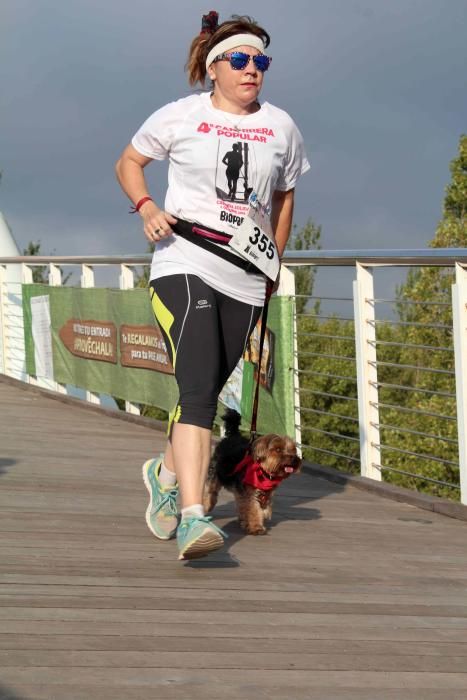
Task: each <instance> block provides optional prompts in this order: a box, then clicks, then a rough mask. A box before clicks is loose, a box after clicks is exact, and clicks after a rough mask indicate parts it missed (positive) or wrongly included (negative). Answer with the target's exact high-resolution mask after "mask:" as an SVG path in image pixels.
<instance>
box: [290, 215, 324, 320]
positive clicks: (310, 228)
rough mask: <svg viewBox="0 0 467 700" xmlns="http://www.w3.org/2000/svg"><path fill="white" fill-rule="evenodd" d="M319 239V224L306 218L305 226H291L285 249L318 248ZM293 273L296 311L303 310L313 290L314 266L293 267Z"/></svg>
mask: <svg viewBox="0 0 467 700" xmlns="http://www.w3.org/2000/svg"><path fill="white" fill-rule="evenodd" d="M320 239H321V226H316V224H315V223H314V222H313V220H312V219H308V221H307V222H306V224H305V226H304V227H303V228H301V229H300V230H298V231H297V230H296V226H294V227H293V230H292V235H291V236H290V238H289V240H288V243H287V250H313V249H314V250H319V249H320V248H321V245H320ZM294 273H295V295H296V300H295V304H296V309H297V313H298V314H301V313H303V312H304V311H305V307H306V305H307V302H308V299H309V297H310V295H311V294H312V291H313V285H314V282H315V275H316V268H313V267H312V266H311V265H303V266H299V267H295V268H294Z"/></svg>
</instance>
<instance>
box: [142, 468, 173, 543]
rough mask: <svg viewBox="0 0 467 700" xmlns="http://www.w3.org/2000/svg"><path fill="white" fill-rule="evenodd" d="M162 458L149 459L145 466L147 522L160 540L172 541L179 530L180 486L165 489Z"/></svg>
mask: <svg viewBox="0 0 467 700" xmlns="http://www.w3.org/2000/svg"><path fill="white" fill-rule="evenodd" d="M161 463H162V457H160V458H159V459H148V461H147V462H145V463H144V464H143V479H144V484H145V486H146V488H147V490H148V491H149V505H148V507H147V509H146V522H147V524H148V528H149V529H150V530H151V532H152V533H153V535H155V536H156V537H158V538H159V539H160V540H170V539H171V538H172V537H173V536H174V535H175V532H176V530H177V525H178V516H177V495H178V486H177V485H175V486H169V487H168V488H167V487H166V488H164V487H163V486H162V484H161V483H160V481H159V478H158V477H159V472H160V468H161Z"/></svg>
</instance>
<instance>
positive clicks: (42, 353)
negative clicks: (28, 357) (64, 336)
mask: <svg viewBox="0 0 467 700" xmlns="http://www.w3.org/2000/svg"><path fill="white" fill-rule="evenodd" d="M31 320H32V324H31V325H32V337H33V340H34V359H35V362H36V376H37V377H41V378H45V379H53V378H54V368H53V360H52V333H51V329H50V301H49V295H44V296H40V297H31Z"/></svg>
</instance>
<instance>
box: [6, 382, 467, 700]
mask: <svg viewBox="0 0 467 700" xmlns="http://www.w3.org/2000/svg"><path fill="white" fill-rule="evenodd" d="M0 405H1V421H0V499H1V502H0V506H1V523H0V603H1V607H0V698H1V699H2V700H6V698H9V699H11V700H13V699H14V698H18V699H19V698H21V699H22V700H38V699H40V698H53V699H56V700H69V699H71V698H72V699H73V700H110V699H112V700H120V699H121V700H123V699H125V700H133V699H134V700H136V699H137V700H140V699H143V698H154V699H157V700H169V699H170V700H173V699H175V698H176V699H183V700H198V699H203V700H214V699H215V700H224V699H232V700H233V699H234V700H244V699H245V700H249V699H251V700H253V699H255V700H256V699H259V698H268V699H269V700H273V699H276V698H277V699H280V700H286V699H287V700H289V699H292V700H299V699H302V698H306V699H310V700H315V699H316V700H341V699H342V700H344V699H345V700H395V699H396V698H397V699H398V700H400V699H401V698H404V699H405V698H410V700H414V699H419V700H434V699H435V698H436V699H437V700H438V699H439V700H441V699H442V700H460V699H461V698H462V700H465V698H466V697H467V523H465V522H461V521H458V520H454V519H450V518H447V517H445V516H442V515H438V514H434V513H428V512H426V511H422V510H418V509H417V508H415V507H413V506H410V505H407V504H403V503H397V502H395V501H390V500H386V499H383V498H380V497H379V496H377V495H374V494H370V493H366V492H364V491H361V490H358V489H355V488H354V487H351V486H350V487H346V488H343V487H342V486H338V485H336V484H332V483H330V482H328V481H325V480H321V479H317V478H313V477H311V476H310V475H309V474H302V475H301V476H299V477H296V478H294V479H291V480H290V481H289V482H288V483H287V484H285V485H284V487H283V488H282V489H281V490H280V492H279V493H278V496H277V501H276V508H275V513H274V521H273V527H272V529H271V532H270V534H269V535H268V536H267V537H264V538H254V537H243V536H242V534H241V533H240V531H239V529H238V528H237V525H236V523H235V519H234V509H233V507H232V502H231V500H230V497H228V498H226V499H225V500H224V501H222V503H221V505H220V507H218V508H217V511H216V514H215V515H216V521H217V522H218V523H219V524H220V525H221V526H222V527H224V528H225V529H226V530H227V532H229V534H230V538H229V540H228V544H227V547H226V549H225V551H222V552H220V553H217V554H216V555H212V556H211V557H210V558H209V559H205V560H199V561H198V562H192V563H180V562H178V561H177V560H176V546H175V543H174V542H168V543H164V542H159V541H158V540H156V539H155V538H154V537H153V536H152V535H151V534H150V532H149V531H148V530H147V528H146V524H145V520H144V511H145V508H146V491H145V489H144V486H143V484H142V481H141V477H140V465H141V463H142V462H143V461H144V460H145V459H146V458H147V457H148V455H151V454H153V453H155V452H157V451H158V450H159V449H160V448H161V446H162V444H163V439H164V438H163V435H162V434H160V433H157V432H155V431H154V430H151V429H149V428H147V427H143V426H141V425H135V424H131V423H127V422H124V421H121V420H118V419H115V418H112V417H109V416H106V415H100V414H96V413H93V412H90V411H88V410H85V409H83V408H81V407H77V406H70V405H66V404H62V403H60V402H58V401H56V400H54V399H51V398H49V397H46V396H44V395H41V394H40V393H38V392H37V391H34V390H32V389H28V388H26V389H18V388H17V387H13V386H11V385H9V384H8V383H6V382H5V381H2V380H0Z"/></svg>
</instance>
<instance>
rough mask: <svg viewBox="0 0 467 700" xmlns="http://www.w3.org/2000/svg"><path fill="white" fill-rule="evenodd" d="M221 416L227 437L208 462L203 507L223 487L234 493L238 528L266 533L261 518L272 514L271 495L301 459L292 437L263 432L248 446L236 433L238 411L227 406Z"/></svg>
mask: <svg viewBox="0 0 467 700" xmlns="http://www.w3.org/2000/svg"><path fill="white" fill-rule="evenodd" d="M223 418H224V421H225V429H226V436H225V437H224V438H223V439H222V440H221V441H220V442H219V444H218V445H217V447H216V449H215V450H214V453H213V456H212V459H211V463H210V465H209V471H208V478H207V481H206V487H205V492H204V508H205V510H206V512H209V511H211V510H212V509H213V508H214V506H215V505H216V503H217V498H218V495H219V491H220V490H221V488H226V489H228V490H229V491H231V492H232V493H233V494H234V496H235V500H236V502H237V510H238V517H239V521H240V527H241V528H242V529H243V530H245V531H246V532H247V533H248V534H249V535H265V534H266V532H267V530H266V528H265V526H264V521H265V520H269V519H270V518H271V515H272V494H273V492H274V491H275V489H276V488H277V487H278V486H279V484H280V483H281V481H283V480H284V479H287V478H288V477H289V476H291V475H292V474H296V473H297V472H299V471H300V468H301V465H302V460H301V459H300V457H299V456H298V455H297V447H296V445H295V442H294V441H293V440H292V439H291V438H289V437H281V436H280V435H276V434H269V435H263V436H262V437H260V438H257V439H256V440H255V441H254V442H253V444H252V445H251V446H250V445H249V442H248V440H247V438H245V437H243V436H242V435H241V434H240V432H239V427H240V415H239V414H238V413H237V411H233V410H232V409H228V410H227V412H226V414H225V415H224V416H223Z"/></svg>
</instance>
